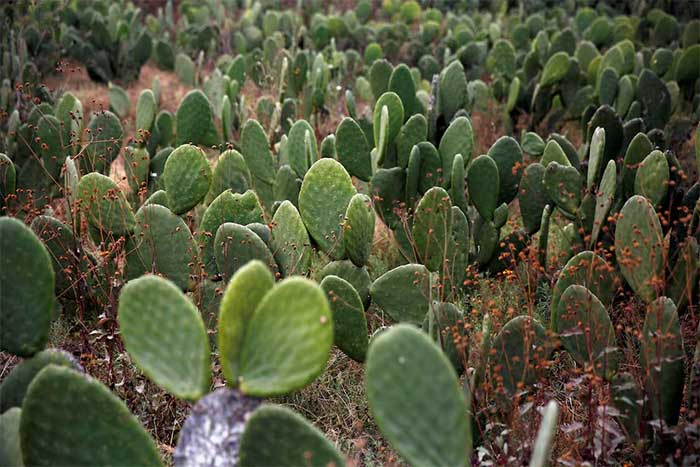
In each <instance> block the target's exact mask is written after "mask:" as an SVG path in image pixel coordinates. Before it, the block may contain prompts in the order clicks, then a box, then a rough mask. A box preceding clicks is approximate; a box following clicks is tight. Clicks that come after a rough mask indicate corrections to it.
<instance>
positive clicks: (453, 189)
mask: <svg viewBox="0 0 700 467" xmlns="http://www.w3.org/2000/svg"><path fill="white" fill-rule="evenodd" d="M465 172H466V170H465V164H464V158H463V157H462V155H461V154H456V155H455V157H454V161H453V162H452V170H451V174H450V177H451V181H450V198H451V199H452V202H453V203H454V204H455V206H457V207H458V208H459V209H461V210H462V212H467V209H468V207H467V204H468V203H469V202H468V201H467V194H466V191H467V187H466V184H465V178H466V174H465Z"/></svg>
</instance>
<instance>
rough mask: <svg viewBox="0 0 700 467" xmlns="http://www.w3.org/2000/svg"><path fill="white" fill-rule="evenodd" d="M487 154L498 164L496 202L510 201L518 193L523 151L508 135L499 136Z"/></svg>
mask: <svg viewBox="0 0 700 467" xmlns="http://www.w3.org/2000/svg"><path fill="white" fill-rule="evenodd" d="M488 155H489V156H490V157H491V158H492V159H493V160H494V161H496V165H497V166H498V175H499V190H498V204H501V203H510V202H511V201H512V200H513V199H514V198H515V196H516V195H517V194H518V184H519V183H520V177H521V175H522V165H523V152H522V150H521V149H520V145H519V144H518V142H517V141H516V140H515V139H513V138H511V137H510V136H501V137H500V138H498V140H496V142H495V143H493V146H491V148H490V149H489V152H488Z"/></svg>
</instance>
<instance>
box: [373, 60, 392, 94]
mask: <svg viewBox="0 0 700 467" xmlns="http://www.w3.org/2000/svg"><path fill="white" fill-rule="evenodd" d="M392 71H394V67H393V66H391V63H389V61H387V60H383V59H380V60H375V61H374V62H373V63H372V66H371V67H370V68H369V84H370V86H371V88H372V94H373V95H374V98H375V99H379V97H380V96H381V95H382V94H383V93H385V92H386V91H387V90H388V89H389V80H390V79H391V73H392Z"/></svg>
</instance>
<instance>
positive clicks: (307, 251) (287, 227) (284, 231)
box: [271, 201, 311, 277]
mask: <svg viewBox="0 0 700 467" xmlns="http://www.w3.org/2000/svg"><path fill="white" fill-rule="evenodd" d="M272 225H273V227H272V238H271V249H272V253H273V255H274V257H275V261H277V264H278V265H279V269H280V274H282V276H283V277H287V276H292V275H295V274H304V273H306V271H307V270H308V269H309V265H310V264H311V247H310V244H311V240H310V239H309V234H308V232H307V231H306V227H305V226H304V222H303V221H302V219H301V215H300V214H299V211H297V208H295V207H294V205H293V204H292V203H291V202H290V201H283V202H282V204H280V205H279V207H278V208H277V210H276V211H275V215H274V216H273V218H272Z"/></svg>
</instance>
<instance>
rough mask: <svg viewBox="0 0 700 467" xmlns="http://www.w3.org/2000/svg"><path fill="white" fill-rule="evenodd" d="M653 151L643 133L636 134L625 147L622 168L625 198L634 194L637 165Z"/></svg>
mask: <svg viewBox="0 0 700 467" xmlns="http://www.w3.org/2000/svg"><path fill="white" fill-rule="evenodd" d="M653 149H654V147H653V146H652V144H651V141H649V138H648V137H647V135H645V134H644V133H637V134H636V135H635V136H634V138H632V141H630V143H629V145H628V146H627V152H626V153H625V160H624V165H623V166H622V188H623V195H624V196H625V198H628V197H630V196H632V195H633V194H634V183H635V178H636V176H637V169H638V167H639V164H641V162H642V161H643V160H644V158H646V156H647V155H649V153H650V152H651V151H652V150H653Z"/></svg>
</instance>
